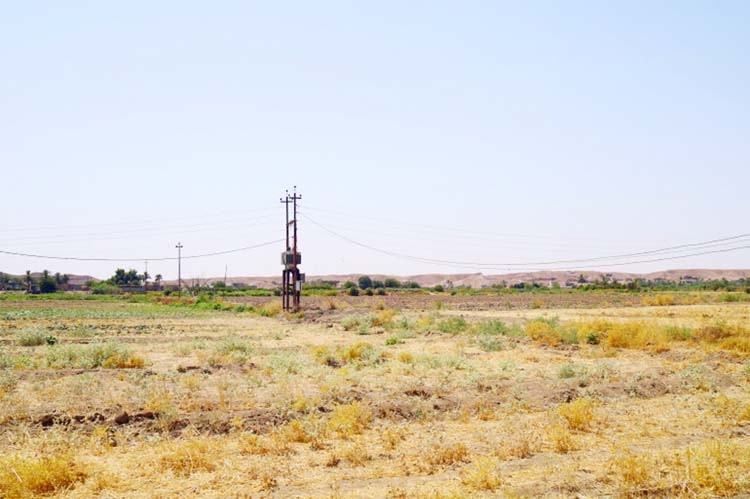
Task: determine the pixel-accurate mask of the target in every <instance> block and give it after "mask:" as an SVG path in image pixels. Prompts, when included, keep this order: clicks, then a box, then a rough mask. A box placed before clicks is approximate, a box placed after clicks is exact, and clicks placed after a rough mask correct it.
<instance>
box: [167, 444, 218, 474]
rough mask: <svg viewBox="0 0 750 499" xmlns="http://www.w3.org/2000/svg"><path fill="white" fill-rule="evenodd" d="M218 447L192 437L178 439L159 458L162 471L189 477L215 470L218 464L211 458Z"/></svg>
mask: <svg viewBox="0 0 750 499" xmlns="http://www.w3.org/2000/svg"><path fill="white" fill-rule="evenodd" d="M215 449H216V447H215V446H214V445H211V443H209V442H208V441H206V440H198V439H192V440H188V441H178V442H174V443H172V444H171V445H170V448H169V449H168V450H167V452H166V453H164V454H163V455H162V456H161V458H160V459H159V467H160V468H161V470H162V471H167V470H169V471H171V472H172V473H174V474H175V475H176V476H179V477H189V476H190V475H192V474H193V473H197V472H200V471H209V472H210V471H214V470H215V469H216V464H215V463H214V462H213V461H212V460H211V457H212V456H213V455H214V453H215Z"/></svg>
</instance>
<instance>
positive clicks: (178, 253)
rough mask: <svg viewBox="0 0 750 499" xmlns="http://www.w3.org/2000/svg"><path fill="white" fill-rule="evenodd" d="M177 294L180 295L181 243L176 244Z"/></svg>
mask: <svg viewBox="0 0 750 499" xmlns="http://www.w3.org/2000/svg"><path fill="white" fill-rule="evenodd" d="M175 248H177V293H179V294H181V293H182V243H181V242H179V241H178V242H177V246H175Z"/></svg>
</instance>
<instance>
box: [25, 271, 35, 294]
mask: <svg viewBox="0 0 750 499" xmlns="http://www.w3.org/2000/svg"><path fill="white" fill-rule="evenodd" d="M25 280H26V292H27V293H31V285H32V284H34V279H33V278H32V277H31V271H30V270H27V271H26V279H25Z"/></svg>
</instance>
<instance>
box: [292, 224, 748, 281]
mask: <svg viewBox="0 0 750 499" xmlns="http://www.w3.org/2000/svg"><path fill="white" fill-rule="evenodd" d="M302 216H303V217H304V218H306V219H307V220H308V221H310V222H311V223H312V224H314V225H316V226H318V227H319V228H321V229H323V230H324V231H326V232H328V233H329V234H332V235H334V236H336V237H338V238H339V239H342V240H344V241H347V242H349V243H351V244H354V245H356V246H360V247H363V248H366V249H369V250H371V251H375V252H378V253H382V254H385V255H389V256H393V257H397V258H404V259H408V260H412V261H417V262H421V263H428V264H436V265H444V266H455V267H462V268H474V269H484V270H489V269H500V268H503V267H505V268H518V269H524V268H528V267H544V266H547V265H560V264H566V263H574V264H578V263H591V262H603V263H597V264H596V265H590V266H579V265H576V267H577V268H592V267H614V266H625V265H633V264H639V263H653V262H661V261H667V260H677V259H681V258H688V257H693V256H703V255H711V254H717V253H728V252H731V251H739V250H743V249H748V248H750V245H743V246H736V247H732V248H722V249H710V250H707V251H697V252H693V253H689V254H683V255H669V256H660V257H658V258H651V259H641V260H631V261H626V262H616V263H606V260H615V259H622V258H633V257H639V256H648V255H659V254H664V253H667V252H675V251H678V252H683V251H687V250H690V249H694V250H705V249H706V248H712V247H715V246H716V245H717V244H723V245H726V244H728V243H729V242H730V241H734V242H735V244H736V243H744V242H747V241H744V240H743V239H744V238H747V237H748V236H750V233H748V234H740V235H736V236H730V237H724V238H719V239H712V240H709V241H703V242H699V243H690V244H681V245H677V246H671V247H668V248H660V249H656V250H649V251H640V252H635V253H625V254H619V255H610V256H606V257H605V256H602V257H593V258H579V259H571V260H553V261H547V262H523V263H519V262H513V263H483V262H466V261H452V260H440V259H435V258H425V257H418V256H414V255H408V254H405V253H398V252H394V251H388V250H384V249H381V248H377V247H374V246H371V245H368V244H364V243H361V242H359V241H356V240H354V239H352V238H349V237H347V236H344V235H343V234H339V233H338V232H336V231H333V230H331V229H329V228H328V227H326V226H324V225H322V224H320V223H319V222H316V221H315V220H313V219H312V218H310V217H309V216H307V215H305V214H302ZM541 270H548V271H550V270H557V269H550V268H541ZM566 270H567V269H566Z"/></svg>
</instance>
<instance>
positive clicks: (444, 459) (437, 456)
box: [427, 442, 471, 466]
mask: <svg viewBox="0 0 750 499" xmlns="http://www.w3.org/2000/svg"><path fill="white" fill-rule="evenodd" d="M469 455H470V454H469V448H468V447H466V444H464V443H463V442H456V443H453V444H449V445H439V446H435V447H433V448H432V451H431V452H430V454H429V456H428V458H427V459H428V461H429V463H430V464H433V465H442V466H450V465H453V464H458V463H468V462H470V461H471V459H470V458H469Z"/></svg>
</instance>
